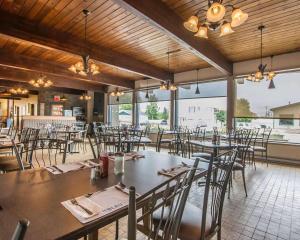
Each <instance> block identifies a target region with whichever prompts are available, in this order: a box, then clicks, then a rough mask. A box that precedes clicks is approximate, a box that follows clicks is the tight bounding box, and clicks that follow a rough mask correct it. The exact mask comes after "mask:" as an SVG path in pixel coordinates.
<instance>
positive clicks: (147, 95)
mask: <svg viewBox="0 0 300 240" xmlns="http://www.w3.org/2000/svg"><path fill="white" fill-rule="evenodd" d="M148 88H149V85H148V78H147V91H146V95H145V98H146V99H149V89H148Z"/></svg>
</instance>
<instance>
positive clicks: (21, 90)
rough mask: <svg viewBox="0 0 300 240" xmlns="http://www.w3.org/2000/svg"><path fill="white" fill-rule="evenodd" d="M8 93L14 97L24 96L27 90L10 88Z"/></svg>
mask: <svg viewBox="0 0 300 240" xmlns="http://www.w3.org/2000/svg"><path fill="white" fill-rule="evenodd" d="M9 92H10V93H12V94H14V95H25V94H27V93H28V90H27V89H25V88H19V87H18V88H11V89H9Z"/></svg>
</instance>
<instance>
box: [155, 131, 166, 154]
mask: <svg viewBox="0 0 300 240" xmlns="http://www.w3.org/2000/svg"><path fill="white" fill-rule="evenodd" d="M163 135H164V130H163V129H159V130H158V133H157V138H156V152H160V147H161V140H162V137H163Z"/></svg>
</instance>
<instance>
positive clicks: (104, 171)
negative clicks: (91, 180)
mask: <svg viewBox="0 0 300 240" xmlns="http://www.w3.org/2000/svg"><path fill="white" fill-rule="evenodd" d="M100 163H102V173H101V177H107V176H108V163H109V159H108V154H107V153H102V154H101V155H100Z"/></svg>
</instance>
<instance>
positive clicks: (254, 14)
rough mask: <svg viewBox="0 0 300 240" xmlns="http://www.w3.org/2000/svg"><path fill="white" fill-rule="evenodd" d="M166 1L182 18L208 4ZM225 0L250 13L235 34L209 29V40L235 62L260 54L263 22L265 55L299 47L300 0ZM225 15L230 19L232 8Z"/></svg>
mask: <svg viewBox="0 0 300 240" xmlns="http://www.w3.org/2000/svg"><path fill="white" fill-rule="evenodd" d="M163 1H164V2H165V3H166V4H167V5H168V6H169V7H170V8H172V9H173V10H174V11H175V12H176V13H177V14H178V15H179V16H181V18H182V19H187V18H188V17H189V16H191V15H193V14H195V12H197V11H198V10H199V9H200V8H207V1H206V0H163ZM224 3H225V4H226V3H234V4H235V6H237V7H239V8H241V9H242V10H243V11H245V12H247V13H248V14H249V18H248V20H247V21H246V22H245V23H244V24H243V25H241V26H239V27H237V28H235V29H234V30H235V33H233V34H230V35H227V36H224V37H219V36H218V35H219V32H217V33H214V32H211V31H209V41H210V42H211V43H212V44H213V45H214V46H215V47H216V48H217V49H218V50H219V51H221V53H223V55H225V57H227V58H228V59H229V60H231V61H232V62H238V61H244V60H250V59H255V58H259V56H260V32H259V31H258V30H257V28H258V26H259V25H260V24H264V25H265V26H266V28H265V30H264V32H263V34H264V35H263V55H264V56H271V55H277V54H282V53H288V52H295V51H299V50H300V33H299V26H300V4H299V0H235V1H230V0H224ZM226 17H227V18H228V19H230V12H227V14H226ZM202 21H203V19H202ZM274 61H276V59H274Z"/></svg>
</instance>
